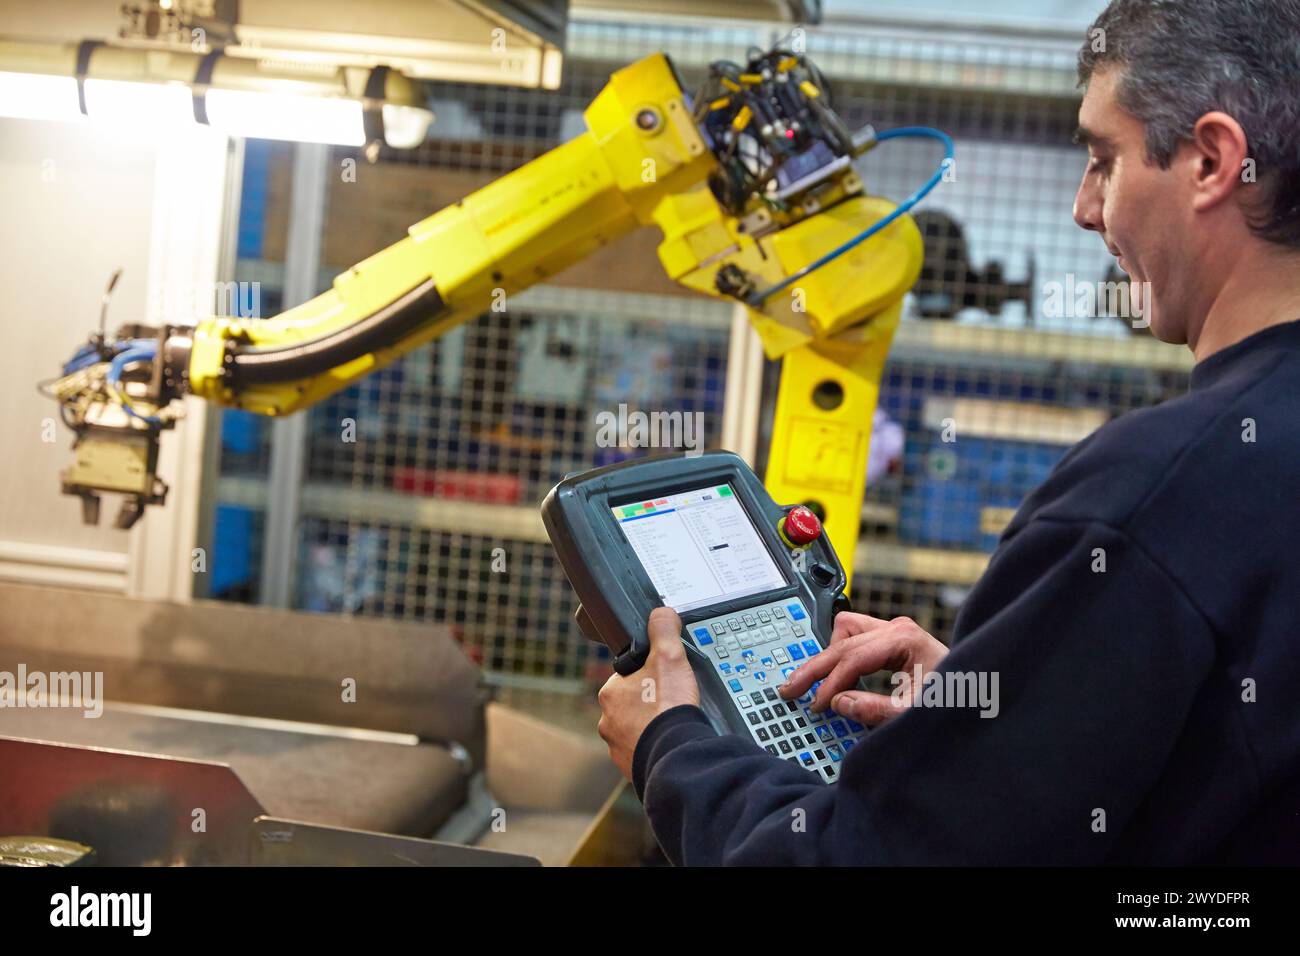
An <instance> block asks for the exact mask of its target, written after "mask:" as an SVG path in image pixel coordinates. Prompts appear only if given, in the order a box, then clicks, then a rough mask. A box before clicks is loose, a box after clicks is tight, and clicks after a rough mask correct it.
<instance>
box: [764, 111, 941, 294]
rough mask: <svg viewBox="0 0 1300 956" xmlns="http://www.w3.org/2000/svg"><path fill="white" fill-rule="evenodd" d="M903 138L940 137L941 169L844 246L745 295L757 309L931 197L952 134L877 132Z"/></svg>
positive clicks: (922, 129) (914, 129)
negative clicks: (769, 284)
mask: <svg viewBox="0 0 1300 956" xmlns="http://www.w3.org/2000/svg"><path fill="white" fill-rule="evenodd" d="M904 138H912V139H937V140H938V141H939V142H941V143H943V162H941V163H940V164H939V168H938V169H936V170H935V171H934V175H933V176H931V177H930V178H929V179H928V180H926V182H925V185H923V186H922V187H921V188H920V189H918V190H917V191H916V192H914V193H912V195H910V196H908V197H907V198H906V199H904V200H903V201H902V202H901V203H899V205H898V207H897V208H896V209H894V210H893V211H892V212H891V213H890V214H889V215H887V216H885V217H884V218H883V219H880V220H879V221H877V222H874V223H872V224H871V226H870V227H869V228H867V229H865V230H863V231H862V232H860V233H858V234H857V235H856V236H854V237H853V238H852V239H850V240H849V241H848V242H846V243H844V244H843V245H841V246H839V247H837V248H835V249H832V250H831V251H830V252H828V253H826V255H824V256H822V257H821V258H820V259H817V260H816V261H814V262H810V263H808V265H806V266H804V267H803V268H802V269H800V270H799V271H798V272H795V273H792V274H791V275H789V276H787V277H786V278H784V279H782V280H781V281H780V282H778V283H777V284H776V285H774V286H771V287H769V288H767V289H763V290H761V291H758V292H754V293H751V294H750V295H749V296H747V297H746V298H745V301H746V302H747V303H748V304H749V305H751V306H753V307H754V308H758V307H760V306H761V305H762V304H763V303H764V302H765V301H767V300H768V299H769V298H771V297H772V296H773V295H775V294H776V293H778V292H780V291H781V290H782V289H785V288H787V287H788V286H789V285H790V284H791V283H794V282H798V281H799V280H800V279H802V278H803V277H804V276H806V275H807V274H808V273H810V272H812V271H813V270H815V269H820V268H821V267H822V266H824V265H826V263H828V262H831V261H832V260H834V259H838V258H839V257H840V256H842V255H844V253H846V252H848V251H849V250H850V249H852V248H853V247H854V246H857V245H860V244H861V243H864V242H866V241H867V240H868V239H870V238H871V237H872V236H874V235H875V234H876V233H878V232H880V230H882V229H884V228H885V227H886V226H888V225H889V224H890V223H892V222H893V221H894V220H895V219H897V218H898V217H899V216H902V215H906V214H907V212H908V210H910V209H911V208H912V207H913V206H915V205H916V204H917V203H919V202H920V201H921V200H922V199H924V198H925V197H926V196H928V195H929V194H930V192H931V190H933V189H934V187H935V186H937V185H939V183H940V182H942V181H943V174H944V171H945V170H946V169H947V168H948V163H949V162H950V161H951V160H952V159H953V158H954V155H955V147H954V146H953V142H952V137H951V136H949V135H948V134H947V133H945V132H944V131H943V130H938V129H935V128H933V127H931V126H899V127H898V128H897V129H887V130H885V131H884V132H883V133H877V134H876V142H877V143H883V142H885V141H886V140H890V139H904Z"/></svg>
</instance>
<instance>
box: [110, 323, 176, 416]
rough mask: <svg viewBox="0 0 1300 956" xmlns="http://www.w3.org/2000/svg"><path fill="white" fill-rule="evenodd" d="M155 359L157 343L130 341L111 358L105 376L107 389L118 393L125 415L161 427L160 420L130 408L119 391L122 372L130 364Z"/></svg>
mask: <svg viewBox="0 0 1300 956" xmlns="http://www.w3.org/2000/svg"><path fill="white" fill-rule="evenodd" d="M157 357H158V343H157V342H155V341H154V340H152V339H131V340H130V341H129V342H128V343H127V344H126V347H125V348H124V349H123V350H122V351H121V352H118V353H117V355H115V356H113V361H112V362H110V363H109V365H108V375H107V376H106V379H107V381H108V384H109V387H110V388H112V389H113V391H115V392H117V393H118V397H119V398H121V399H122V407H123V408H125V409H126V410H127V413H128V414H130V415H132V416H134V417H135V418H138V419H140V420H141V421H143V422H148V423H149V424H150V425H161V424H162V419H161V418H158V417H156V416H153V415H141V414H140V413H139V412H137V411H136V410H135V409H134V408H132V407H131V403H130V402H129V401H128V400H127V398H126V393H125V392H123V391H121V388H120V382H121V379H122V372H123V370H124V369H125V368H126V366H127V365H129V364H130V363H131V362H140V361H144V360H152V359H155V358H157Z"/></svg>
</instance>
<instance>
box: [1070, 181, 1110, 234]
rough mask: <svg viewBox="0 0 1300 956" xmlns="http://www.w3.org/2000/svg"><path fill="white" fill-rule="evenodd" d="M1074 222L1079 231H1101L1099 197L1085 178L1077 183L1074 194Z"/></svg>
mask: <svg viewBox="0 0 1300 956" xmlns="http://www.w3.org/2000/svg"><path fill="white" fill-rule="evenodd" d="M1074 221H1075V222H1076V223H1078V225H1079V228H1080V229H1088V230H1090V231H1092V232H1101V231H1102V225H1103V223H1102V221H1101V195H1100V193H1099V192H1098V190H1096V189H1094V188H1092V187H1091V186H1089V185H1088V177H1087V176H1085V177H1084V178H1083V181H1082V182H1081V183H1079V191H1078V192H1077V193H1075V194H1074Z"/></svg>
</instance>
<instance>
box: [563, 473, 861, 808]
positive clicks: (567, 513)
mask: <svg viewBox="0 0 1300 956" xmlns="http://www.w3.org/2000/svg"><path fill="white" fill-rule="evenodd" d="M542 520H543V521H544V522H545V524H546V531H547V534H549V535H550V538H551V544H552V545H553V546H554V547H555V553H556V555H558V557H559V559H560V564H561V565H562V566H563V567H564V573H565V575H566V576H567V577H568V579H569V583H570V584H571V585H572V586H573V589H574V591H575V592H577V595H578V600H579V601H580V602H581V603H580V604H579V605H578V610H577V613H576V618H577V621H578V624H579V626H581V627H582V629H583V631H584V632H585V633H586V634H587V636H588V637H590V638H592V639H593V640H596V641H600V642H602V643H604V644H607V645H608V646H609V648H610V650H611V651H612V652H613V654H614V669H615V670H616V671H618V672H619V673H620V674H630V673H632V672H633V671H635V670H638V669H639V668H640V667H641V665H642V664H643V663H644V662H645V657H646V654H647V652H648V651H649V644H648V638H647V635H646V619H647V618H648V617H649V616H650V612H651V611H652V610H653V609H654V608H656V607H659V606H661V605H663V606H666V607H671V608H673V609H674V610H675V611H677V613H678V614H679V615H680V616H681V619H682V624H683V634H682V643H683V644H684V645H685V646H686V650H687V659H688V660H689V661H690V664H691V670H693V671H694V672H695V679H696V683H697V684H698V685H699V688H700V706H701V708H702V709H703V710H704V712H705V713H706V714H707V715H708V717H709V719H710V720H711V721H712V723H713V725H714V728H715V729H716V730H718V731H719V732H720V733H738V734H742V735H744V736H748V737H750V738H752V739H753V740H754V741H755V742H756V743H757V744H758V745H759V746H760V747H763V748H764V749H766V750H767V752H768V753H770V754H772V755H773V756H774V757H784V758H785V759H787V760H790V761H791V762H793V763H797V764H799V765H800V766H803V767H806V768H807V769H808V770H810V771H812V772H813V773H815V774H817V775H818V777H819V778H820V779H823V780H825V781H826V782H828V783H833V782H834V781H835V780H836V778H837V776H838V772H839V763H840V761H841V760H843V759H844V755H845V754H846V753H847V752H848V751H849V750H850V749H852V747H853V746H854V745H855V744H856V743H857V742H858V740H859V739H861V736H862V734H863V732H864V728H863V727H862V725H861V724H858V723H856V722H854V721H850V720H845V719H843V718H840V717H837V716H836V715H834V714H830V715H829V716H828V715H826V714H823V713H817V712H814V711H813V710H812V709H811V705H812V700H813V695H814V694H815V693H816V691H817V685H814V686H813V687H811V688H810V689H809V690H808V692H807V693H806V694H804V695H803V697H801V698H799V699H798V700H792V701H788V702H787V701H784V700H782V699H781V698H780V697H779V696H778V695H777V692H776V687H777V685H779V684H781V683H783V682H784V681H785V679H786V678H787V677H788V676H789V675H790V674H791V673H792V672H793V671H794V669H795V668H796V667H798V666H799V663H800V662H801V661H804V660H806V659H807V658H809V657H813V656H815V655H816V654H819V653H821V651H822V650H823V649H824V648H825V647H826V645H827V644H829V643H830V635H831V631H832V629H833V625H834V618H835V613H836V611H838V610H840V609H842V608H844V607H846V606H847V600H846V598H845V596H844V588H845V585H846V584H847V583H848V582H847V580H846V578H845V576H844V569H843V568H842V567H841V566H840V562H839V560H838V559H837V558H836V556H835V551H834V549H833V548H832V547H831V546H830V542H829V541H827V539H826V536H825V535H824V534H823V533H822V528H821V524H820V523H819V522H818V520H817V517H816V516H815V515H814V514H813V513H812V512H811V511H809V509H808V508H806V507H804V506H802V505H796V506H793V507H782V506H780V505H778V504H776V502H774V501H773V500H772V498H771V496H770V495H768V493H767V491H766V490H765V489H764V488H763V483H762V482H761V481H759V480H758V478H757V476H756V475H755V474H754V473H753V471H751V470H750V468H749V466H748V465H746V464H745V462H744V461H743V460H741V459H740V458H739V457H737V456H736V455H734V454H732V453H731V452H725V451H719V452H708V453H706V454H704V455H700V456H695V457H690V456H686V457H683V456H682V455H667V456H660V457H655V458H649V459H643V460H641V461H626V462H621V463H619V464H617V465H608V466H606V467H604V468H597V469H595V470H594V471H589V472H585V473H583V474H576V475H570V476H568V477H566V478H565V479H564V480H563V481H561V482H560V483H559V484H558V485H556V486H555V488H553V489H552V490H551V492H550V494H548V495H547V496H546V501H545V502H544V504H543V505H542Z"/></svg>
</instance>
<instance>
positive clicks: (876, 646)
mask: <svg viewBox="0 0 1300 956" xmlns="http://www.w3.org/2000/svg"><path fill="white" fill-rule="evenodd" d="M947 653H948V648H946V647H945V646H944V645H943V644H942V642H940V641H937V640H935V639H934V638H933V637H931V636H930V635H929V634H927V633H926V632H925V631H923V630H921V628H920V626H919V625H918V624H917V623H916V622H915V621H913V620H912V619H911V618H906V617H896V618H894V619H893V620H892V621H885V620H881V619H880V618H878V617H868V616H867V615H865V614H852V613H850V612H848V611H843V612H841V613H839V614H837V615H835V628H834V630H833V631H832V633H831V644H830V647H828V648H826V649H825V650H824V651H822V652H821V653H820V654H816V655H814V656H813V657H812V658H811V659H810V660H809V661H808V662H807V663H805V664H803V665H802V666H801V667H799V668H798V670H796V671H795V672H794V673H793V674H791V675H790V679H789V680H787V681H786V682H785V683H784V684H782V685H781V686H780V687H778V688H777V693H779V694H780V695H781V696H782V697H784V698H785V699H786V700H793V699H794V698H796V697H802V696H803V695H804V694H805V693H807V691H808V688H809V687H811V686H812V685H813V684H815V683H816V682H817V681H819V680H820V681H821V682H822V685H821V687H819V688H818V689H817V696H816V697H814V698H813V702H812V709H813V710H816V711H823V710H825V709H826V708H827V707H830V708H831V709H832V710H834V711H835V712H836V713H837V714H839V715H840V716H842V717H848V718H850V719H851V720H856V721H858V722H859V723H863V724H866V725H867V726H868V727H874V726H876V725H877V724H882V723H884V722H885V721H886V720H889V719H890V718H891V717H896V716H897V715H898V714H900V713H902V712H903V710H904V709H905V708H906V702H902V703H899V702H895V700H894V698H893V697H891V696H890V695H888V694H872V693H869V692H867V691H862V690H856V689H855V688H856V686H857V683H858V679H859V678H861V677H866V676H867V675H868V674H874V673H875V672H876V671H878V670H885V669H888V670H891V671H904V672H905V673H906V674H907V676H908V678H909V679H913V680H914V678H915V676H916V675H915V668H916V667H917V666H919V667H920V668H921V677H924V676H925V675H926V674H928V673H929V672H930V671H932V670H934V668H935V667H937V666H938V664H939V662H940V661H941V660H943V658H944V656H945V655H946V654H947Z"/></svg>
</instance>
